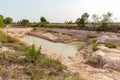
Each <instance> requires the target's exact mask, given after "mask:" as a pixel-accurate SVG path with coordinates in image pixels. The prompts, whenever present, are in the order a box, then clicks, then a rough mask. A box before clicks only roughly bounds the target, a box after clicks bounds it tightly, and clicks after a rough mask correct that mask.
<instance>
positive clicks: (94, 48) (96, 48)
mask: <svg viewBox="0 0 120 80" xmlns="http://www.w3.org/2000/svg"><path fill="white" fill-rule="evenodd" d="M98 46H99V44H97V43H95V44H93V46H92V49H93V51H97V50H98Z"/></svg>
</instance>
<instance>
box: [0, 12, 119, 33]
mask: <svg viewBox="0 0 120 80" xmlns="http://www.w3.org/2000/svg"><path fill="white" fill-rule="evenodd" d="M112 15H113V14H112V13H111V12H108V13H105V14H103V15H101V16H100V15H97V14H93V15H91V18H92V21H91V22H90V21H89V17H90V14H89V13H87V12H85V13H83V14H82V15H81V17H79V18H77V19H76V21H75V22H74V21H72V20H70V21H65V22H64V23H50V22H49V21H48V20H47V19H46V18H45V17H44V16H42V17H40V21H39V22H30V21H29V20H28V19H22V20H20V21H18V22H14V21H13V19H12V18H11V17H6V18H4V17H3V16H2V15H0V27H1V28H3V27H5V24H6V25H8V24H12V25H13V26H23V27H24V26H26V27H28V26H30V27H61V28H62V27H66V28H67V27H69V28H70V27H73V28H76V27H77V29H78V28H79V29H83V28H84V29H89V28H90V30H96V28H98V29H100V30H104V28H108V29H109V28H110V30H114V31H115V30H117V29H118V27H119V26H120V25H119V23H115V22H114V20H112ZM94 28H95V29H94Z"/></svg>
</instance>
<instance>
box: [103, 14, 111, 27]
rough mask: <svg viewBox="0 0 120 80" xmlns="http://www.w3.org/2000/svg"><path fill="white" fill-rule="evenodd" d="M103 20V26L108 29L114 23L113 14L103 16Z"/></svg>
mask: <svg viewBox="0 0 120 80" xmlns="http://www.w3.org/2000/svg"><path fill="white" fill-rule="evenodd" d="M102 17H103V19H102V20H101V26H102V27H107V26H108V24H109V23H111V22H112V19H111V17H112V13H110V12H108V13H107V14H103V15H102Z"/></svg>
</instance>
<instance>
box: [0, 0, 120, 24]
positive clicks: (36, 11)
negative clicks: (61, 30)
mask: <svg viewBox="0 0 120 80" xmlns="http://www.w3.org/2000/svg"><path fill="white" fill-rule="evenodd" d="M84 12H87V13H89V14H90V15H91V16H92V15H93V14H97V15H102V14H105V13H107V12H111V13H113V19H115V20H116V21H120V0H1V1H0V14H2V15H3V16H4V17H8V16H9V17H12V18H13V19H14V21H15V22H17V21H19V20H21V19H23V18H24V19H29V20H30V21H31V22H39V21H40V17H41V16H44V17H46V19H47V20H48V21H49V22H51V23H53V22H55V23H58V22H59V23H63V22H65V21H71V20H72V21H73V22H74V21H75V20H76V19H77V18H78V17H81V15H82V14H83V13H84ZM91 16H90V18H91Z"/></svg>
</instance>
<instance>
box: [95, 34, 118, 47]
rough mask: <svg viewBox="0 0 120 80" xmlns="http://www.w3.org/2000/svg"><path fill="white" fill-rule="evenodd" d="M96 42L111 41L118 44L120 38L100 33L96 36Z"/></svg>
mask: <svg viewBox="0 0 120 80" xmlns="http://www.w3.org/2000/svg"><path fill="white" fill-rule="evenodd" d="M97 43H113V44H116V45H120V38H119V37H118V36H117V35H102V36H99V37H97Z"/></svg>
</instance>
